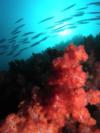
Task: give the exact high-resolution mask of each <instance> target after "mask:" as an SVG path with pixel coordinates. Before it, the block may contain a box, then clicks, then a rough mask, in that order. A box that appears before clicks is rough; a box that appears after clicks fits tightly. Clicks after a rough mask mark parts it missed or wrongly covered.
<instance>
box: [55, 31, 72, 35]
mask: <svg viewBox="0 0 100 133" xmlns="http://www.w3.org/2000/svg"><path fill="white" fill-rule="evenodd" d="M70 33H71V30H64V31H61V32H58V34H59V35H61V36H65V35H69V34H70Z"/></svg>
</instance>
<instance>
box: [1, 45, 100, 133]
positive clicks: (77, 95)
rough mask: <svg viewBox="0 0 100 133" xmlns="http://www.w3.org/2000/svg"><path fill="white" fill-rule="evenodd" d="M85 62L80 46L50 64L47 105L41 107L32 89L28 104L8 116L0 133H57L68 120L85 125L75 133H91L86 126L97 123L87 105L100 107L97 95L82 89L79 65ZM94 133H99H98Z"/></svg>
mask: <svg viewBox="0 0 100 133" xmlns="http://www.w3.org/2000/svg"><path fill="white" fill-rule="evenodd" d="M87 59H88V55H87V54H86V52H85V50H84V47H83V46H79V47H76V46H74V45H73V44H72V45H70V46H69V47H68V48H67V49H66V50H65V53H64V56H63V57H59V58H57V59H55V60H54V61H53V72H52V74H51V77H50V78H49V80H48V88H49V89H48V91H49V90H52V93H51V94H52V95H51V96H50V97H49V99H48V103H47V104H45V105H44V104H42V102H41V101H43V100H44V99H42V98H43V97H42V98H41V97H39V96H40V95H38V93H37V91H36V90H37V89H36V88H35V89H34V90H35V91H33V95H32V99H31V102H29V103H27V102H25V103H24V104H23V106H22V108H21V109H20V110H19V112H18V113H17V115H11V116H8V117H7V118H6V120H5V121H4V123H3V124H2V126H1V127H0V133H5V132H7V131H8V132H7V133H32V132H34V133H38V132H41V133H46V132H50V133H58V132H60V129H61V128H62V127H63V126H64V125H65V124H68V120H70V119H72V120H74V122H78V123H80V124H81V125H84V126H80V128H79V129H78V130H76V131H77V133H92V132H91V128H89V126H93V125H95V124H96V120H95V119H94V118H92V117H91V115H90V113H89V111H88V109H87V105H88V104H97V103H100V92H99V91H94V90H92V89H90V90H88V91H86V90H85V89H84V85H85V82H86V79H87V74H86V72H84V71H83V70H82V64H81V63H82V62H84V61H86V60H87ZM50 92H51V91H50ZM26 103H27V104H26ZM76 131H75V132H74V130H73V132H74V133H76ZM94 132H95V133H100V130H95V131H94Z"/></svg>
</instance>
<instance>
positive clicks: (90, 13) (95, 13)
mask: <svg viewBox="0 0 100 133" xmlns="http://www.w3.org/2000/svg"><path fill="white" fill-rule="evenodd" d="M88 14H100V12H88Z"/></svg>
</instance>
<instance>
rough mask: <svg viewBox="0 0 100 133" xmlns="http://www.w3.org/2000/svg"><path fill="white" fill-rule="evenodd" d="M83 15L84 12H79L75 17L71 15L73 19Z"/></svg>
mask: <svg viewBox="0 0 100 133" xmlns="http://www.w3.org/2000/svg"><path fill="white" fill-rule="evenodd" d="M83 15H84V12H79V13H76V14H75V15H73V16H74V17H79V16H83Z"/></svg>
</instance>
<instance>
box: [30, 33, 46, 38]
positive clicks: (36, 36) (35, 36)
mask: <svg viewBox="0 0 100 133" xmlns="http://www.w3.org/2000/svg"><path fill="white" fill-rule="evenodd" d="M43 34H44V33H43V32H41V33H38V34H36V35H34V36H33V37H32V39H35V38H38V37H40V36H41V35H43Z"/></svg>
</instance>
